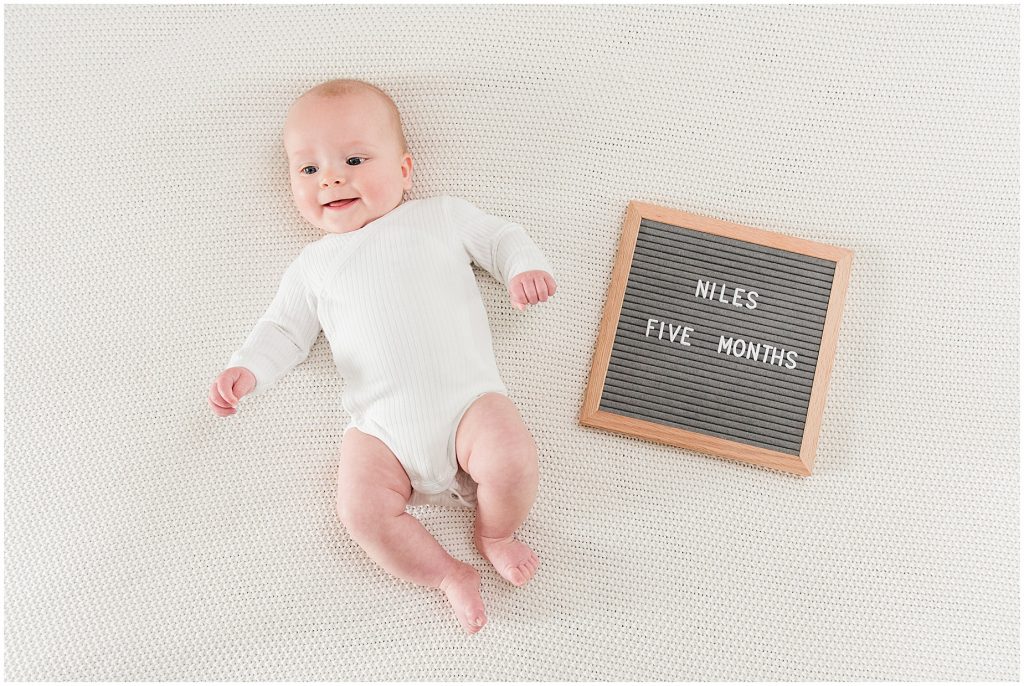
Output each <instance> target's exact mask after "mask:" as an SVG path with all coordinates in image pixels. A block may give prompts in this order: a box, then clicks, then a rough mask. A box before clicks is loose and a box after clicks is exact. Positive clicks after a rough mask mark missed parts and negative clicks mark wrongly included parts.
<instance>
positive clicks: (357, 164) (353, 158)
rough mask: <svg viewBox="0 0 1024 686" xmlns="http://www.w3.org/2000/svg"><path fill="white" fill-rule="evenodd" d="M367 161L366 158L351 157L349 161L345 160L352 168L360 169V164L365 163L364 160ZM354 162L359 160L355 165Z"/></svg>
mask: <svg viewBox="0 0 1024 686" xmlns="http://www.w3.org/2000/svg"><path fill="white" fill-rule="evenodd" d="M365 159H366V158H365V157H350V158H348V159H347V160H345V164H347V165H348V166H350V167H358V166H359V165H360V164H362V163H363V162H362V160H365ZM352 160H357V161H356V162H355V163H353V162H352Z"/></svg>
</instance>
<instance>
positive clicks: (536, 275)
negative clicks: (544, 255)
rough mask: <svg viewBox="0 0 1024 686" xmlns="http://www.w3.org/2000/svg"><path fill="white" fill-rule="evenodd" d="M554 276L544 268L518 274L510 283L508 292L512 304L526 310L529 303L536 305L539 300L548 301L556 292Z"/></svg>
mask: <svg viewBox="0 0 1024 686" xmlns="http://www.w3.org/2000/svg"><path fill="white" fill-rule="evenodd" d="M557 287H558V286H557V285H556V284H555V280H554V278H552V276H551V275H550V274H548V273H547V272H546V271H544V270H543V269H534V270H533V271H529V272H523V273H522V274H516V275H515V276H513V277H512V280H511V281H510V282H509V284H508V294H509V296H510V297H511V298H512V304H513V305H515V306H516V307H518V308H519V310H520V311H522V310H525V309H526V306H527V305H536V304H537V303H539V302H546V301H547V299H548V298H550V297H551V296H553V295H554V294H555V289H556V288H557Z"/></svg>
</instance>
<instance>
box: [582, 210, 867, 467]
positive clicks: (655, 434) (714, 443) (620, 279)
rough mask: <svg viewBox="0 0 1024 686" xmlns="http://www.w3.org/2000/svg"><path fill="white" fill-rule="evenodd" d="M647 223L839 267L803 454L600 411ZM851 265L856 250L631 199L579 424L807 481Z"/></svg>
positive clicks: (830, 300) (812, 462)
mask: <svg viewBox="0 0 1024 686" xmlns="http://www.w3.org/2000/svg"><path fill="white" fill-rule="evenodd" d="M642 219H651V220H654V221H657V222H662V223H664V224H671V225H673V226H678V227H683V228H687V229H692V230H694V231H703V232H706V233H711V234H716V235H719V236H725V237H726V238H733V239H736V240H740V241H746V242H748V243H756V244H758V245H763V246H767V247H771V248H777V249H780V250H786V251H788V252H792V253H799V254H802V255H809V256H812V257H819V258H822V259H825V260H829V261H832V262H835V265H836V268H835V273H834V274H833V277H832V289H831V291H830V293H829V301H828V309H827V310H826V313H825V325H824V328H823V329H822V333H821V345H820V347H819V352H818V363H817V366H816V367H815V369H814V381H813V383H812V386H811V395H810V400H809V403H808V406H807V418H806V421H805V423H804V434H803V440H802V442H801V444H800V455H799V456H795V455H787V454H785V453H781V452H778V451H775V450H768V449H766V448H759V447H757V446H752V445H748V444H746V443H739V442H736V441H730V440H726V439H723V438H718V437H716V436H708V435H706V434H701V433H696V432H693V431H687V430H685V429H679V428H675V427H671V426H666V425H664V424H657V423H654V422H648V421H645V420H643V419H637V418H635V417H625V416H622V415H618V414H614V413H611V412H606V411H604V410H601V409H599V407H600V405H601V395H602V393H603V392H604V383H605V378H606V376H607V373H608V364H609V361H610V359H611V354H612V344H613V343H614V341H615V330H616V327H617V325H618V321H619V317H620V315H621V313H622V300H623V297H624V296H625V293H626V283H627V281H628V280H629V273H630V270H631V268H632V264H633V251H634V250H635V248H636V240H637V236H638V234H639V232H640V221H641V220H642ZM852 262H853V252H852V251H850V250H847V249H846V248H838V247H835V246H831V245H825V244H823V243H815V242H813V241H808V240H804V239H802V238H793V237H792V236H786V235H783V234H779V233H774V232H771V231H765V230H763V229H755V228H752V227H749V226H742V225H740V224H733V223H731V222H726V221H721V220H718V219H712V218H710V217H702V216H699V215H696V214H690V213H688V212H682V211H680V210H673V209H669V208H667V207H660V206H658V205H651V204H648V203H643V202H639V201H636V200H632V201H630V203H629V207H628V208H627V210H626V219H625V221H624V222H623V224H622V238H621V240H620V241H619V252H618V255H617V256H616V258H615V267H614V269H613V271H612V280H611V284H610V285H609V286H608V297H607V300H606V301H605V306H604V316H603V317H602V319H601V330H600V333H599V335H598V340H597V348H596V349H595V350H594V359H593V362H592V364H591V367H590V381H589V382H588V384H587V391H586V395H585V396H584V399H583V409H582V411H581V413H580V424H582V425H583V426H591V427H595V428H600V429H607V430H610V431H615V432H618V433H623V434H627V435H630V436H637V437H639V438H646V439H648V440H652V441H656V442H658V443H666V444H668V445H674V446H677V447H680V448H689V449H692V450H696V451H698V452H701V453H707V454H710V455H714V456H717V457H725V458H730V459H736V460H742V461H744V462H750V463H753V464H758V465H762V466H764V467H769V468H772V469H779V470H782V471H785V472H789V473H792V474H798V475H800V476H810V474H811V470H812V467H813V466H814V457H815V451H816V450H817V447H818V430H819V429H820V428H821V415H822V412H823V411H824V409H825V393H826V391H827V390H828V380H829V376H830V375H831V372H832V359H833V357H834V356H835V349H836V338H837V337H838V335H839V320H840V318H841V317H842V312H843V304H844V302H845V300H846V286H847V284H848V283H849V280H850V265H851V263H852Z"/></svg>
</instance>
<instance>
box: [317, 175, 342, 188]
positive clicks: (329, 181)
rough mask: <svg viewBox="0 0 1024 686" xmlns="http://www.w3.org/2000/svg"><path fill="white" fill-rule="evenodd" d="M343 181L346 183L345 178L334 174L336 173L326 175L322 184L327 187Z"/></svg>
mask: <svg viewBox="0 0 1024 686" xmlns="http://www.w3.org/2000/svg"><path fill="white" fill-rule="evenodd" d="M343 183H345V179H344V178H342V177H340V176H334V175H331V176H324V178H323V180H321V181H320V185H321V186H323V187H324V188H327V187H328V186H330V185H331V184H343Z"/></svg>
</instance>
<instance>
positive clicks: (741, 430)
mask: <svg viewBox="0 0 1024 686" xmlns="http://www.w3.org/2000/svg"><path fill="white" fill-rule="evenodd" d="M852 260H853V253H852V252H851V251H849V250H847V249H845V248H838V247H835V246H831V245H826V244H822V243H816V242H812V241H808V240H804V239H799V238H794V237H792V236H786V235H783V234H779V233H774V232H770V231H764V230H761V229H755V228H752V227H748V226H741V225H739V224H732V223H729V222H724V221H720V220H717V219H712V218H709V217H702V216H699V215H694V214H689V213H686V212H681V211H678V210H672V209H669V208H665V207H659V206H657V205H650V204H647V203H641V202H637V201H632V202H630V203H629V207H628V209H627V212H626V219H625V222H624V223H623V230H622V237H621V240H620V243H619V252H618V256H617V257H616V260H615V267H614V269H613V273H612V280H611V284H610V286H609V289H608V298H607V300H606V302H605V310H604V317H603V319H602V322H601V330H600V333H599V336H598V343H597V348H596V349H595V352H594V359H593V363H592V365H591V372H590V381H589V383H588V386H587V391H586V396H585V398H584V403H583V409H582V412H581V414H580V423H581V424H583V425H585V426H592V427H598V428H603V429H609V430H612V431H617V432H620V433H625V434H629V435H633V436H639V437H642V438H647V439H650V440H654V441H658V442H661V443H668V444H670V445H675V446H679V447H683V448H690V449H693V450H696V451H698V452H703V453H708V454H711V455H716V456H719V457H727V458H732V459H739V460H744V461H747V462H751V463H754V464H760V465H763V466H766V467H771V468H774V469H781V470H784V471H787V472H791V473H794V474H800V475H803V476H807V475H809V474H810V473H811V470H812V468H813V464H814V457H815V450H816V448H817V442H818V429H819V427H820V425H821V414H822V412H823V410H824V405H825V393H826V390H827V387H828V379H829V376H830V373H831V369H832V360H833V357H834V353H835V344H836V338H837V336H838V333H839V320H840V318H841V315H842V308H843V302H844V300H845V295H846V285H847V283H848V281H849V274H850V265H851V263H852Z"/></svg>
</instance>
